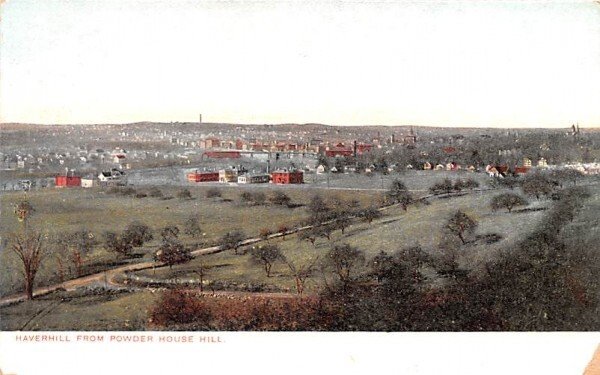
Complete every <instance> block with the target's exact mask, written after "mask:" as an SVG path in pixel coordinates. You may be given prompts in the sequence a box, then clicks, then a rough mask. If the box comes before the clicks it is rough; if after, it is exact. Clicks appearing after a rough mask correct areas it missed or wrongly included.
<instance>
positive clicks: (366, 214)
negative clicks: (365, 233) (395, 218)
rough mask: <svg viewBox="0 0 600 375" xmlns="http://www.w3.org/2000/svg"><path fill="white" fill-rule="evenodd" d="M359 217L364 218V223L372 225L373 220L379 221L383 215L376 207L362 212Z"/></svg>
mask: <svg viewBox="0 0 600 375" xmlns="http://www.w3.org/2000/svg"><path fill="white" fill-rule="evenodd" d="M358 216H360V217H362V218H363V220H364V221H366V222H367V223H369V224H371V223H372V222H373V220H375V219H379V218H380V217H381V216H382V214H381V211H379V210H378V209H377V208H376V207H367V208H365V209H363V210H361V211H360V212H359V214H358Z"/></svg>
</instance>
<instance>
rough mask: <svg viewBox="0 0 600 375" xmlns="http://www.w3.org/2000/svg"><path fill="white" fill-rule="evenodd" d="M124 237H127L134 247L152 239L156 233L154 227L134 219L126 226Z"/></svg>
mask: <svg viewBox="0 0 600 375" xmlns="http://www.w3.org/2000/svg"><path fill="white" fill-rule="evenodd" d="M123 237H124V238H126V239H127V240H128V241H129V242H130V243H131V245H132V246H133V247H141V246H143V245H144V243H146V242H148V241H152V239H153V238H154V235H153V234H152V229H150V227H149V226H147V225H146V224H144V223H140V222H138V221H134V222H132V223H131V224H129V225H128V226H127V228H125V230H124V231H123Z"/></svg>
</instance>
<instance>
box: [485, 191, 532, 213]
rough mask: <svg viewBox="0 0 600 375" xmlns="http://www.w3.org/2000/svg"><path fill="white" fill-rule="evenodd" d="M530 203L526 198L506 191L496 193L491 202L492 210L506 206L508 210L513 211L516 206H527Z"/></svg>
mask: <svg viewBox="0 0 600 375" xmlns="http://www.w3.org/2000/svg"><path fill="white" fill-rule="evenodd" d="M528 204H529V203H528V202H527V200H526V199H525V198H523V197H522V196H520V195H518V194H514V193H505V194H500V195H496V196H495V197H494V198H492V201H491V202H490V207H491V208H492V210H494V211H496V210H498V209H501V208H506V209H507V210H508V212H511V211H512V209H513V208H514V207H517V206H527V205H528Z"/></svg>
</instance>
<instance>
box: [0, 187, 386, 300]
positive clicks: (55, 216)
mask: <svg viewBox="0 0 600 375" xmlns="http://www.w3.org/2000/svg"><path fill="white" fill-rule="evenodd" d="M206 189H207V187H200V188H198V189H192V199H186V200H181V199H178V198H172V199H167V200H164V199H161V198H151V197H147V198H135V197H133V196H122V195H118V194H108V193H107V192H106V191H102V190H99V189H90V190H87V189H45V190H40V191H35V192H30V193H28V194H27V195H26V196H25V195H24V193H5V194H2V195H1V196H0V207H1V210H2V212H3V213H6V214H3V215H1V216H0V227H1V228H2V229H1V235H2V241H4V242H3V244H4V246H3V250H1V253H0V263H1V267H2V273H1V274H0V295H5V294H9V293H14V292H15V291H17V290H19V289H20V288H21V286H20V284H21V282H20V279H19V276H18V274H17V271H15V270H14V262H15V259H14V255H13V254H12V253H11V252H10V251H9V250H8V249H7V248H6V245H7V244H6V240H7V238H8V237H7V236H8V235H9V234H10V233H11V232H14V231H18V230H19V229H20V224H19V222H18V221H17V220H16V218H15V216H14V215H12V208H13V206H14V204H16V203H17V202H19V201H20V200H22V199H24V198H27V199H28V200H29V201H30V203H31V204H32V205H33V207H34V208H35V210H36V211H35V213H34V215H33V216H32V218H31V220H30V226H31V227H35V228H38V229H39V230H41V231H43V232H47V233H49V234H56V233H61V232H72V231H75V230H78V229H83V228H85V229H88V230H90V231H92V232H93V233H94V234H95V235H96V236H98V237H100V236H101V234H102V233H103V232H104V231H116V232H119V231H121V230H123V229H124V228H125V227H126V226H127V225H128V224H129V223H131V222H133V221H136V220H137V221H141V222H144V223H147V224H148V225H149V226H150V227H151V228H153V229H155V232H157V231H158V230H159V229H160V228H163V227H165V226H167V225H178V226H180V227H181V226H182V224H183V222H184V221H185V219H186V218H187V217H189V216H190V215H197V216H198V217H199V220H200V224H201V228H202V230H203V234H204V235H203V236H202V237H201V238H190V237H187V236H185V235H182V239H183V241H184V243H186V244H187V245H190V246H191V245H194V244H198V245H199V246H202V245H206V244H212V243H214V242H215V241H217V240H218V239H219V238H220V237H221V236H223V234H225V233H226V232H228V231H232V230H235V229H240V230H243V232H244V233H245V234H246V235H247V236H256V235H258V233H259V231H260V229H262V228H269V229H270V230H272V231H275V230H277V227H278V226H279V225H280V224H285V225H286V226H288V227H293V226H294V225H296V224H298V222H299V221H301V220H302V219H304V218H305V217H306V210H305V208H304V207H302V205H303V204H305V203H306V202H307V201H308V200H309V199H310V197H311V196H312V195H313V194H315V193H317V192H321V193H323V195H324V196H325V197H328V198H334V197H335V198H339V199H342V200H349V199H358V200H359V201H360V202H361V204H363V205H364V206H367V205H372V204H376V203H378V202H379V201H380V197H381V194H380V193H373V192H350V191H343V190H342V191H334V190H327V191H323V190H321V189H310V190H304V189H303V190H290V191H286V193H287V194H288V195H289V196H290V198H291V199H292V203H294V204H296V205H297V207H295V208H288V207H282V206H275V205H271V204H265V205H258V206H249V205H247V204H241V203H240V202H239V193H240V192H239V190H236V189H234V188H233V187H224V188H223V189H222V192H223V197H222V198H206V197H205V192H206ZM138 190H139V191H140V192H144V191H145V192H147V191H148V188H146V189H138ZM179 190H180V188H174V187H171V188H169V187H166V188H165V187H163V188H161V191H163V194H164V195H165V196H175V195H176V194H177V192H178V191H179ZM267 195H268V194H267ZM154 237H155V239H154V240H153V241H151V242H149V243H148V244H146V245H145V246H144V247H143V248H141V249H138V250H137V252H139V253H140V255H144V256H146V258H149V257H150V256H151V253H152V252H153V251H155V250H156V248H157V247H158V245H159V241H160V239H159V237H160V236H159V235H158V233H155V236H154ZM86 260H87V263H100V264H102V263H106V262H113V261H114V260H115V255H114V254H110V253H107V251H106V250H105V249H104V248H102V246H101V245H99V246H96V249H95V250H94V251H93V252H92V253H91V254H89V255H88V256H87V259H86ZM54 266H55V264H54V263H53V262H49V264H48V263H47V267H45V268H44V269H42V270H41V271H40V274H39V278H38V285H45V284H47V283H48V282H50V281H54V282H55V281H56V280H55V276H56V275H55V274H54V273H55V272H54V271H55V270H54V268H55V267H54ZM101 270H102V269H95V271H96V272H99V271H101Z"/></svg>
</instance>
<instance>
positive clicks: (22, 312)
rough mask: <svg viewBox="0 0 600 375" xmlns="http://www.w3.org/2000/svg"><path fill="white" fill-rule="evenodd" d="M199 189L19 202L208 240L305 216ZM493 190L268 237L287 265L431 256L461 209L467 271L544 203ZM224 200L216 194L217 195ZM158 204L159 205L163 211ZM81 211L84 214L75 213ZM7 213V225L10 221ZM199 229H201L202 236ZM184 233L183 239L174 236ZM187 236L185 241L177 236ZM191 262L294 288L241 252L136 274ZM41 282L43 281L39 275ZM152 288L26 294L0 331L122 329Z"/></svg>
mask: <svg viewBox="0 0 600 375" xmlns="http://www.w3.org/2000/svg"><path fill="white" fill-rule="evenodd" d="M204 189H205V187H202V188H198V189H194V190H193V195H194V199H192V200H186V201H181V200H179V199H177V198H174V199H171V200H159V199H155V198H144V199H136V198H131V197H122V196H116V195H108V194H104V193H103V192H101V191H97V190H81V189H77V190H59V189H53V190H46V191H40V192H39V193H38V192H36V193H35V194H31V195H30V196H29V197H28V199H29V200H30V201H31V202H32V204H33V205H34V206H35V207H36V210H37V211H36V215H35V218H34V219H33V220H32V225H34V224H35V225H38V226H41V227H43V228H46V229H48V230H50V229H52V228H57V226H58V227H60V228H65V229H67V230H75V229H78V228H80V227H81V226H82V225H83V224H82V223H88V225H86V227H87V228H90V229H91V230H93V231H94V232H97V233H100V232H101V231H103V230H115V229H119V228H122V227H123V226H125V225H126V224H127V223H129V222H130V221H132V220H134V219H138V220H139V218H140V217H141V218H143V219H142V220H143V221H145V222H147V223H148V224H150V225H151V226H152V227H154V228H159V227H161V226H164V225H166V224H173V223H175V224H178V223H180V222H182V221H183V219H184V218H185V217H186V216H188V215H189V214H191V213H196V214H198V215H199V216H200V218H201V223H202V226H203V228H204V229H205V232H207V237H208V239H209V240H214V239H216V238H218V237H219V236H220V235H221V234H222V233H224V232H225V231H227V230H230V229H234V228H240V229H243V230H244V231H245V232H246V233H247V234H249V235H250V234H251V235H256V234H257V233H258V231H259V229H260V228H263V227H269V228H276V226H277V224H278V223H280V222H285V223H290V220H292V219H293V220H301V219H303V218H304V217H306V211H305V209H304V208H302V207H298V208H295V209H288V208H277V207H273V206H254V207H248V206H242V205H240V204H238V203H236V202H235V200H236V199H237V194H239V193H238V192H237V191H236V190H235V188H233V187H229V188H224V189H223V192H224V194H223V198H225V201H223V200H222V199H221V200H220V199H216V200H215V199H207V198H204ZM177 190H178V189H177V188H172V189H168V188H164V189H163V191H164V192H165V195H175V194H176V192H177ZM286 192H288V193H289V195H290V196H291V197H292V199H293V200H294V201H295V202H296V203H299V204H302V203H306V201H307V200H308V199H309V197H310V196H311V195H312V193H314V190H312V189H289V190H288V191H286ZM499 192H500V191H485V192H476V193H473V194H469V195H464V196H460V197H453V198H432V199H430V200H429V202H430V203H429V204H419V205H417V206H411V207H409V209H408V211H403V210H402V209H401V208H397V207H393V208H390V209H387V210H385V215H384V216H383V217H382V218H380V219H378V220H376V221H374V222H373V223H371V224H368V223H364V222H360V221H356V222H354V223H353V224H352V225H351V226H350V227H349V228H347V229H346V231H345V234H343V235H342V234H341V232H340V231H336V232H334V234H333V236H332V239H331V241H328V240H326V239H323V238H320V239H318V240H317V242H316V246H313V245H312V244H310V243H308V242H306V241H302V242H300V241H298V239H297V235H289V236H286V238H285V239H271V240H269V241H270V242H271V243H274V244H277V245H278V246H280V247H281V249H282V250H283V252H284V254H285V256H286V257H287V258H288V259H290V260H291V261H292V262H293V263H294V264H296V265H302V264H307V263H309V262H312V261H314V260H315V259H316V258H319V259H323V257H324V254H325V253H326V252H327V251H328V250H329V249H330V248H331V246H332V245H333V244H335V243H349V244H351V245H353V246H356V247H358V248H359V249H361V250H363V251H364V252H365V255H366V258H367V259H370V258H372V257H373V256H374V255H375V254H377V253H378V252H379V251H381V250H384V251H386V252H388V253H393V252H394V251H396V250H399V249H402V248H404V247H407V246H413V245H417V244H418V245H420V246H421V247H422V248H423V249H424V250H425V251H427V252H429V253H431V254H434V255H435V254H436V252H438V253H439V251H440V250H438V249H439V245H440V244H443V243H445V242H448V241H450V240H449V239H448V238H447V237H445V236H444V234H443V233H444V232H443V226H444V223H445V222H446V220H447V219H448V217H449V215H450V214H451V213H452V212H454V211H455V210H457V209H461V210H463V211H464V212H466V213H467V214H469V215H470V216H472V217H473V218H475V219H476V220H477V221H478V223H479V225H478V228H477V230H476V233H475V234H474V236H472V237H471V238H470V239H471V242H470V243H468V244H466V245H463V246H460V250H459V263H460V264H461V266H462V267H463V268H465V269H468V270H477V269H478V268H479V267H480V266H481V265H483V264H484V263H485V262H486V261H489V260H493V258H494V256H495V255H496V254H497V253H498V252H499V251H501V250H506V249H510V248H512V245H514V244H515V243H517V242H518V241H519V240H520V239H522V238H523V237H524V235H526V234H528V233H530V232H531V231H532V229H533V228H534V227H535V226H536V225H537V223H539V222H540V220H541V219H542V217H543V216H544V214H545V212H546V211H545V210H544V209H545V208H547V207H549V206H550V205H551V201H548V200H541V201H535V200H531V201H530V202H531V205H530V206H529V207H528V209H527V210H516V211H514V212H513V213H508V212H506V210H502V211H496V212H494V211H492V210H491V209H490V208H489V202H490V199H491V198H492V197H493V196H495V195H496V194H499ZM590 192H591V193H592V197H591V198H590V199H588V200H587V201H586V205H585V207H584V208H583V209H582V211H581V212H580V213H579V214H578V215H577V217H576V218H575V219H574V220H573V221H572V222H571V223H570V224H568V225H567V227H566V228H565V229H564V231H565V233H566V238H567V239H568V240H567V243H569V242H568V241H571V242H572V243H579V244H580V243H584V244H585V246H589V247H590V248H597V243H598V241H600V233H599V232H598V231H597V230H595V228H597V227H598V225H599V224H600V221H599V219H598V218H597V212H598V211H599V210H600V187H598V186H590ZM324 195H327V196H328V198H329V199H333V198H334V197H337V198H339V199H350V198H357V199H360V200H361V202H362V204H363V205H368V204H371V203H373V202H377V200H379V199H380V197H378V196H373V195H372V193H370V192H366V191H365V192H358V191H346V190H341V191H335V190H327V191H325V192H324ZM21 197H22V195H18V194H4V195H2V196H1V207H2V211H3V212H7V211H8V212H10V207H11V205H12V204H13V203H14V202H16V201H18V200H19V199H20V198H21ZM229 199H231V200H234V201H230V202H228V201H226V200H229ZM167 207H169V208H168V209H167ZM82 210H84V211H85V210H91V211H94V213H93V214H90V213H80V212H81V211H82ZM0 220H2V221H1V223H2V231H3V237H4V236H5V233H7V232H8V231H9V230H14V229H16V228H17V223H16V221H15V220H14V219H13V218H12V215H6V214H5V215H2V217H1V218H0ZM11 220H12V221H13V222H11ZM208 232H210V233H211V234H210V235H209V234H208ZM492 233H493V234H498V235H499V236H500V237H501V239H500V240H499V241H498V242H495V243H492V244H485V243H483V242H482V241H478V240H475V237H476V236H478V235H479V236H482V235H485V234H492ZM184 239H185V238H184ZM185 240H186V241H188V242H190V241H191V240H189V239H185ZM155 246H156V241H154V242H153V243H151V244H150V245H149V246H147V247H145V248H144V251H146V252H149V251H151V250H152V249H154V248H155ZM96 255H97V256H98V257H105V258H109V257H113V258H114V256H113V255H112V254H107V253H106V252H105V251H104V250H102V249H97V251H96ZM0 256H1V257H2V258H1V259H2V265H1V266H2V268H3V269H2V275H1V276H0V277H2V279H1V280H0V281H1V282H2V288H4V289H3V290H5V291H13V290H16V289H18V288H19V287H20V279H19V278H18V277H17V276H16V275H15V274H14V272H15V270H14V269H13V268H11V267H13V263H11V261H14V259H12V260H11V256H9V253H8V252H7V251H6V250H3V251H2V254H0ZM200 265H202V266H204V267H205V268H207V269H208V270H207V272H206V276H205V281H209V282H210V281H212V282H218V283H220V285H224V286H225V288H230V289H236V288H238V289H239V290H248V289H252V288H255V287H257V286H258V287H260V288H263V289H262V290H266V291H283V292H286V291H290V292H294V291H295V289H294V283H293V279H292V277H291V276H290V272H289V269H288V268H287V266H286V265H285V264H284V263H282V262H278V263H275V265H274V267H273V270H272V277H266V275H265V272H264V270H263V269H262V268H261V267H260V266H259V265H256V264H254V263H253V262H251V260H250V256H249V255H247V254H246V255H235V254H234V253H233V251H231V250H229V251H224V252H221V253H218V254H212V255H207V256H202V257H198V258H196V259H194V260H192V261H191V262H189V263H187V264H183V265H177V266H174V267H173V268H172V269H169V268H168V267H163V268H159V269H156V270H155V271H152V270H146V271H140V272H138V273H136V274H135V275H136V276H140V277H145V278H148V279H153V280H159V281H160V280H163V281H169V280H171V281H172V280H179V281H185V280H195V281H197V280H198V274H197V271H198V269H199V268H200ZM50 273H51V270H50V269H49V268H47V269H45V270H43V273H42V274H41V275H40V278H41V280H44V278H48V277H49V276H48V275H49V274H50ZM46 280H48V279H46ZM322 286H323V277H322V274H321V273H320V272H316V273H315V274H314V275H313V276H312V277H310V278H309V280H308V281H307V285H306V287H307V290H306V292H309V293H311V292H316V291H318V290H319V289H320V288H321V287H322ZM157 296H158V294H157V293H155V292H153V291H152V290H150V289H147V290H143V291H132V292H124V293H108V294H100V295H97V294H89V293H86V292H85V291H81V290H78V291H75V292H57V293H53V294H50V295H47V296H45V297H41V298H38V299H36V300H34V301H28V302H24V303H20V304H17V305H13V306H7V307H2V308H0V316H1V317H2V319H0V329H2V330H18V329H26V330H38V329H39V330H129V329H144V327H145V322H146V320H147V311H148V309H149V308H150V307H151V306H152V304H153V303H154V301H155V300H156V298H157Z"/></svg>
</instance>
